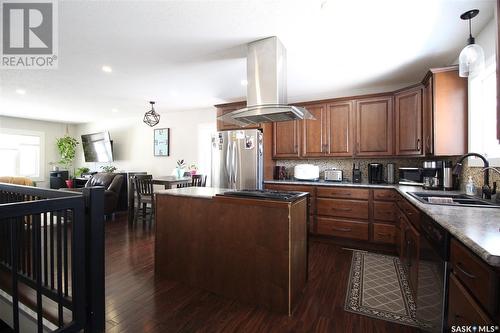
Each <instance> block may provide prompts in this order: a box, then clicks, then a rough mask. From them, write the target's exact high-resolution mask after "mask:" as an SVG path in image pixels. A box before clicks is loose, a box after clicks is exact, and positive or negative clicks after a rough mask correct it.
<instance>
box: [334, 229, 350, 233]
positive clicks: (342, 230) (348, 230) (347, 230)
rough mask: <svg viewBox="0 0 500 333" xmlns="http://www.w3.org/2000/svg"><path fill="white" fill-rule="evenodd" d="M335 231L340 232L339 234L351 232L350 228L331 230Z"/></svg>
mask: <svg viewBox="0 0 500 333" xmlns="http://www.w3.org/2000/svg"><path fill="white" fill-rule="evenodd" d="M332 229H333V230H335V231H341V232H350V231H352V229H351V228H332Z"/></svg>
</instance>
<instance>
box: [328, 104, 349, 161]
mask: <svg viewBox="0 0 500 333" xmlns="http://www.w3.org/2000/svg"><path fill="white" fill-rule="evenodd" d="M326 116H327V117H326V130H327V133H326V138H327V141H326V143H325V144H326V145H327V147H328V151H327V155H328V156H332V157H333V156H352V155H353V147H352V146H353V139H354V135H353V132H354V121H353V116H354V115H353V112H352V101H342V102H334V103H329V104H328V105H327V106H326Z"/></svg>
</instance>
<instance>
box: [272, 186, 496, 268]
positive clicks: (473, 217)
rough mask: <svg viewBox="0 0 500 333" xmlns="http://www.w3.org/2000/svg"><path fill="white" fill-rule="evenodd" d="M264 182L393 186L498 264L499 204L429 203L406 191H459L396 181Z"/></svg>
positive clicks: (485, 259) (481, 255)
mask: <svg viewBox="0 0 500 333" xmlns="http://www.w3.org/2000/svg"><path fill="white" fill-rule="evenodd" d="M264 183H266V184H289V185H313V186H352V187H369V188H392V189H395V190H397V191H398V192H399V193H400V194H401V195H403V196H404V197H405V198H406V199H407V200H408V201H410V202H411V203H412V204H413V205H414V206H416V207H417V208H419V209H420V210H421V211H422V212H424V213H425V214H427V215H428V216H429V217H431V218H432V219H433V220H434V221H436V222H437V223H438V224H440V225H441V226H442V227H443V228H445V229H446V230H448V232H449V233H450V234H451V235H453V236H454V237H455V238H457V239H458V240H460V241H461V242H462V243H463V244H464V245H466V246H467V247H468V248H469V249H470V250H472V251H473V252H474V253H476V254H477V255H478V256H479V257H481V258H482V259H483V260H484V261H486V262H487V263H489V264H490V265H492V266H496V267H500V208H491V207H485V208H477V207H460V206H458V207H457V206H446V205H431V204H426V203H423V202H420V201H418V200H417V199H416V198H414V197H413V196H411V195H410V194H409V192H431V193H432V192H436V193H440V194H443V193H458V192H443V191H428V190H424V189H422V187H419V186H407V185H398V184H366V183H359V184H353V183H347V182H339V183H336V182H325V181H315V182H314V181H295V180H283V181H279V180H272V181H265V182H264Z"/></svg>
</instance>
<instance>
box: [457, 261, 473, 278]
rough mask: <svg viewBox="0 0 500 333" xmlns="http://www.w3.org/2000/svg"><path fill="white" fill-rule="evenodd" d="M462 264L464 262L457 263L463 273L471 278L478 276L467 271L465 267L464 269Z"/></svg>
mask: <svg viewBox="0 0 500 333" xmlns="http://www.w3.org/2000/svg"><path fill="white" fill-rule="evenodd" d="M461 266H462V263H460V262H458V263H457V265H456V267H457V268H458V270H459V271H460V272H462V273H463V274H464V275H465V276H467V277H468V278H469V279H475V278H476V276H475V275H474V274H471V273H469V272H467V271H466V270H465V269H463V268H462V267H461Z"/></svg>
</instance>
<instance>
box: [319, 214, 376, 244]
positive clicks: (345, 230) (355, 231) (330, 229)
mask: <svg viewBox="0 0 500 333" xmlns="http://www.w3.org/2000/svg"><path fill="white" fill-rule="evenodd" d="M318 233H319V234H321V235H328V236H335V237H341V238H350V239H359V240H365V241H367V240H368V239H369V224H368V222H360V221H352V220H346V219H342V218H333V217H324V216H321V217H318Z"/></svg>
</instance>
